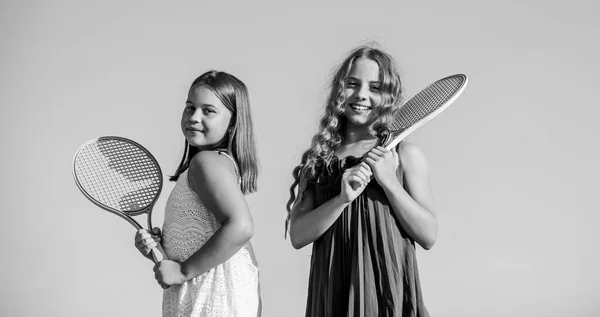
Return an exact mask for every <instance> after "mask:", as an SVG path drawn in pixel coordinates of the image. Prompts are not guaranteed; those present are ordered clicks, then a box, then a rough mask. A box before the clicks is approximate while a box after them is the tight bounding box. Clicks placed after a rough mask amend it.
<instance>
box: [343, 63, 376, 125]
mask: <svg viewBox="0 0 600 317" xmlns="http://www.w3.org/2000/svg"><path fill="white" fill-rule="evenodd" d="M380 86H381V83H380V82H379V65H378V64H377V63H376V62H375V61H373V60H371V59H367V58H364V57H361V58H358V59H357V60H355V61H354V63H353V65H352V68H351V69H350V73H349V74H348V77H347V78H346V89H345V91H344V97H345V99H346V101H345V102H344V114H345V115H346V119H348V122H349V123H352V124H354V125H359V126H365V125H366V126H369V125H371V124H372V123H374V122H375V119H377V118H376V116H375V112H374V111H373V107H374V106H375V105H377V104H378V102H379V100H380V95H379V91H380Z"/></svg>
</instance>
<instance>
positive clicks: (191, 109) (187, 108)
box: [185, 104, 196, 111]
mask: <svg viewBox="0 0 600 317" xmlns="http://www.w3.org/2000/svg"><path fill="white" fill-rule="evenodd" d="M194 109H196V108H195V107H194V106H192V105H190V104H186V105H185V110H186V111H194Z"/></svg>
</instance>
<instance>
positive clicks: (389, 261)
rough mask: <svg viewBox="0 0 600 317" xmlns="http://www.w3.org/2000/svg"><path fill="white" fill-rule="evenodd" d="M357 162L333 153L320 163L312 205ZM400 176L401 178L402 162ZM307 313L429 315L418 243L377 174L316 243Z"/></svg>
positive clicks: (336, 189) (333, 191)
mask: <svg viewBox="0 0 600 317" xmlns="http://www.w3.org/2000/svg"><path fill="white" fill-rule="evenodd" d="M358 163H360V159H359V158H355V157H352V156H350V157H347V158H344V159H341V160H339V159H338V158H337V157H335V156H334V158H333V159H332V161H331V163H330V164H329V165H326V164H321V165H320V166H319V167H317V178H316V179H314V180H312V181H311V180H309V181H308V184H307V188H312V189H313V192H314V206H315V207H318V206H319V205H321V204H323V203H324V202H326V201H328V200H329V199H331V198H332V197H334V196H335V195H337V194H339V193H340V179H341V176H342V173H343V171H344V170H345V169H347V168H349V167H352V166H354V165H357V164H358ZM397 177H398V179H399V180H400V181H401V182H402V183H403V173H402V167H401V166H400V167H398V173H397ZM306 316H307V317H308V316H310V317H336V316H344V317H346V316H348V317H375V316H382V317H384V316H385V317H391V316H394V317H408V316H411V317H412V316H415V317H427V316H429V314H428V313H427V310H426V308H425V305H424V304H423V296H422V293H421V285H420V282H419V272H418V269H417V259H416V257H415V243H414V241H413V240H412V239H411V238H410V237H409V236H408V235H407V234H406V232H404V230H403V229H402V228H401V226H400V223H399V222H398V221H397V220H396V218H395V216H394V214H393V210H391V207H390V205H389V202H388V200H387V197H386V196H385V193H384V192H383V189H382V188H381V187H380V186H379V185H378V184H377V182H376V181H375V180H374V179H373V180H372V181H371V182H370V183H369V184H368V185H367V187H366V188H365V190H364V191H363V192H362V193H361V195H360V196H359V197H357V198H356V199H355V200H354V201H353V202H352V203H351V205H350V206H348V208H346V209H345V210H344V211H343V212H342V214H341V215H340V217H339V218H338V219H337V220H336V221H335V223H334V224H333V225H332V226H331V227H330V228H329V229H328V230H327V231H326V232H325V233H324V234H323V235H322V236H321V237H320V238H319V239H318V240H316V241H315V242H314V243H313V251H312V259H311V265H310V278H309V284H308V299H307V303H306Z"/></svg>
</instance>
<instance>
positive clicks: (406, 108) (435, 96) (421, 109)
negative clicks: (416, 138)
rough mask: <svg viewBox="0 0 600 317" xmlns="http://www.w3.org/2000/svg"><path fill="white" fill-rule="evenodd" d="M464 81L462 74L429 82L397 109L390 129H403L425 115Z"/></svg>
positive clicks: (443, 101)
mask: <svg viewBox="0 0 600 317" xmlns="http://www.w3.org/2000/svg"><path fill="white" fill-rule="evenodd" d="M464 82H465V78H464V77H462V76H451V77H447V78H444V79H441V80H439V81H437V82H435V83H433V84H431V85H430V86H429V87H427V88H425V89H424V90H422V91H421V92H419V93H418V94H416V95H415V96H413V97H412V98H411V99H410V100H408V101H407V102H406V103H405V104H404V105H403V106H402V107H401V108H400V109H398V110H397V112H396V114H395V116H394V121H393V122H392V124H391V126H390V129H391V130H392V131H399V130H403V129H406V128H407V127H409V126H411V125H413V124H414V123H416V122H418V121H420V120H422V119H423V118H425V117H427V116H428V115H429V114H431V113H433V112H434V111H435V110H437V109H438V108H440V107H441V106H443V105H444V104H445V103H446V102H447V101H448V100H450V99H451V98H452V97H453V96H454V95H455V94H456V92H457V91H459V89H460V87H461V86H462V85H463V84H464Z"/></svg>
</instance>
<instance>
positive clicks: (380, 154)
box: [369, 146, 386, 156]
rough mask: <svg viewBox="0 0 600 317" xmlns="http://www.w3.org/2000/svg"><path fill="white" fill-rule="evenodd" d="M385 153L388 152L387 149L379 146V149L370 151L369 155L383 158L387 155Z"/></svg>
mask: <svg viewBox="0 0 600 317" xmlns="http://www.w3.org/2000/svg"><path fill="white" fill-rule="evenodd" d="M385 151H386V149H385V148H384V147H381V146H378V147H375V148H372V149H371V151H369V153H373V154H376V155H378V156H382V155H384V154H385Z"/></svg>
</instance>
